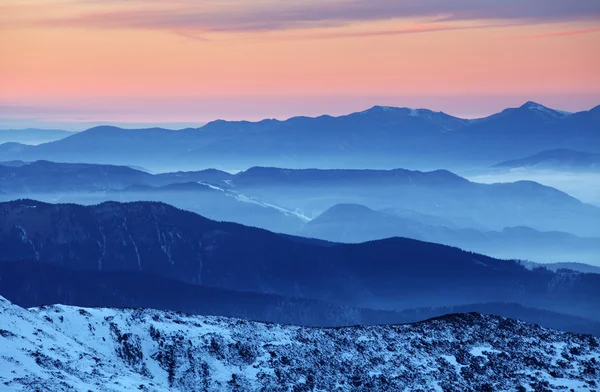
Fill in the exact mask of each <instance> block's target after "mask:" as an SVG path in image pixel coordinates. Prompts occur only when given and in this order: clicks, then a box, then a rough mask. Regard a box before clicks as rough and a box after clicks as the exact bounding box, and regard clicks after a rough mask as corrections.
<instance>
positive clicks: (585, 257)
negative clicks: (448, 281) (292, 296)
mask: <svg viewBox="0 0 600 392" xmlns="http://www.w3.org/2000/svg"><path fill="white" fill-rule="evenodd" d="M297 234H299V235H303V236H306V237H313V238H320V239H324V240H329V241H334V242H349V243H353V242H354V243H357V242H365V241H372V240H379V239H384V238H390V237H407V238H413V239H418V240H422V241H428V242H435V243H440V244H446V245H452V246H458V247H460V248H462V249H468V250H470V251H474V252H478V253H484V254H486V255H490V256H494V257H500V258H513V259H522V260H543V261H544V262H552V261H554V262H556V261H564V260H579V261H581V262H585V263H591V264H595V265H600V258H599V257H600V256H599V255H600V238H582V237H577V236H575V235H572V234H569V233H564V232H542V231H538V230H534V229H531V228H528V227H522V226H521V227H507V228H504V229H503V230H501V231H485V230H475V229H472V228H458V227H452V226H450V227H448V226H447V225H445V224H444V222H439V223H438V222H431V223H430V222H427V221H423V219H422V218H421V217H420V216H407V215H406V214H403V213H401V214H397V213H394V211H375V210H372V209H370V208H368V207H366V206H364V205H358V204H337V205H335V206H333V207H331V208H330V209H328V210H326V211H325V212H324V213H322V214H321V215H319V216H317V217H316V218H315V219H312V220H311V221H309V222H307V223H306V224H305V225H304V226H303V227H302V230H301V231H300V232H298V233H297Z"/></svg>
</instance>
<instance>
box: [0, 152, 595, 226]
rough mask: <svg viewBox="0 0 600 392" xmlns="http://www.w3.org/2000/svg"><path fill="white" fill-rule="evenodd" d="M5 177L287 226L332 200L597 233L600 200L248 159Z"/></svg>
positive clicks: (38, 167) (28, 191)
mask: <svg viewBox="0 0 600 392" xmlns="http://www.w3.org/2000/svg"><path fill="white" fill-rule="evenodd" d="M0 179H1V180H2V181H0V193H2V194H3V196H2V199H3V200H11V199H15V198H23V197H25V198H35V199H40V200H45V201H49V202H74V203H81V204H97V203H100V202H102V201H107V200H116V201H123V202H125V201H136V200H149V201H163V202H166V203H168V204H173V205H175V206H177V207H180V208H184V209H188V210H190V211H194V212H197V213H199V214H202V215H205V216H208V217H210V218H212V219H216V220H227V221H235V222H238V223H243V224H247V225H251V226H257V227H262V228H266V229H269V230H271V231H278V232H284V233H288V234H293V233H296V231H297V230H298V229H300V226H301V225H300V223H302V222H303V221H307V220H310V219H311V218H313V217H316V216H318V215H320V214H322V213H323V212H324V211H325V210H327V209H328V208H330V207H331V206H332V205H335V204H363V205H369V206H370V207H373V208H375V209H377V210H389V211H393V213H394V214H395V215H398V214H400V215H403V214H404V215H405V217H406V218H409V219H414V220H417V221H423V222H425V223H427V224H430V225H436V226H447V227H458V228H473V229H477V230H479V231H489V230H496V231H498V230H502V229H503V228H505V227H513V226H528V227H532V228H535V229H538V230H554V231H565V232H571V233H574V234H576V235H579V236H586V237H595V236H600V229H599V227H598V225H597V222H598V220H599V219H600V209H598V208H596V207H593V206H590V205H587V204H583V203H581V202H579V201H578V200H576V199H574V198H572V197H570V196H569V195H567V194H565V193H563V192H560V191H558V190H556V189H554V188H550V187H545V186H542V185H540V184H537V183H534V182H528V181H521V182H515V183H504V184H491V185H490V184H478V183H473V182H469V181H467V180H466V179H464V178H462V177H459V176H457V175H456V174H453V173H451V172H449V171H446V170H435V171H431V172H421V171H413V170H405V169H393V170H349V169H340V170H321V169H281V168H270V167H252V168H250V169H248V170H245V171H242V172H239V173H237V174H235V175H232V174H229V173H227V172H223V171H220V170H215V169H207V170H199V171H191V172H173V173H162V174H150V173H147V172H144V171H141V170H136V169H133V168H130V167H126V166H114V165H99V164H71V163H56V162H48V161H36V162H33V163H29V164H23V165H20V166H17V167H15V165H13V166H2V165H0ZM209 188H210V189H212V191H209ZM290 218H293V219H290Z"/></svg>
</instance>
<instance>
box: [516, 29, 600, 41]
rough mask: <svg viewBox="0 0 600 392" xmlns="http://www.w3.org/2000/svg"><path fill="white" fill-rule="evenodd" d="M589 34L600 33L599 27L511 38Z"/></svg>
mask: <svg viewBox="0 0 600 392" xmlns="http://www.w3.org/2000/svg"><path fill="white" fill-rule="evenodd" d="M590 33H600V27H596V28H591V29H581V30H568V31H555V32H551V33H543V34H531V35H522V36H519V37H513V38H516V39H518V38H525V39H528V38H552V37H564V36H569V35H580V34H590Z"/></svg>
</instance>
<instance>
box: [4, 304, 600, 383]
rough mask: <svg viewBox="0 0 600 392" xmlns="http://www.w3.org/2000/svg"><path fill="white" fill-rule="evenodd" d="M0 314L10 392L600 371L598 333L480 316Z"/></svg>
mask: <svg viewBox="0 0 600 392" xmlns="http://www.w3.org/2000/svg"><path fill="white" fill-rule="evenodd" d="M0 311H1V312H2V315H3V317H2V318H0V344H2V347H3V353H5V355H3V356H1V357H0V369H2V370H0V382H2V384H3V385H4V386H5V387H7V388H9V389H10V390H35V389H39V388H43V389H45V390H56V391H58V390H99V391H130V390H134V389H135V390H152V391H189V390H207V391H238V390H296V391H298V390H307V391H308V390H327V391H331V390H341V391H351V390H352V391H372V390H388V389H389V390H448V391H459V390H460V391H464V390H478V391H485V390H490V391H491V390H528V389H533V390H557V389H558V388H563V387H567V388H571V389H573V390H577V391H585V390H591V389H592V388H595V386H596V385H597V384H596V382H597V374H598V373H600V364H599V362H598V361H597V360H596V358H597V357H598V356H599V355H600V349H599V348H598V345H599V343H598V340H597V339H596V338H594V337H591V336H589V335H576V334H569V333H563V332H557V331H554V330H549V329H545V328H541V327H539V326H536V325H533V324H526V323H523V322H519V321H515V320H511V319H505V318H501V317H495V316H484V315H480V314H477V313H471V314H454V315H449V316H444V317H440V318H437V319H432V320H428V321H425V322H420V323H416V324H408V325H381V326H373V327H364V326H363V327H361V326H356V327H346V328H333V329H322V328H306V327H304V328H302V327H296V326H283V325H278V324H262V323H256V322H250V321H244V320H239V319H229V318H223V317H203V316H189V315H184V314H181V313H173V312H165V311H158V310H150V309H126V310H117V309H107V308H97V309H92V308H87V309H86V308H79V307H70V306H63V305H56V306H49V307H42V308H33V309H23V308H20V307H18V306H15V305H12V304H11V303H9V302H8V301H6V300H5V299H3V298H2V299H0ZM6 354H8V355H6Z"/></svg>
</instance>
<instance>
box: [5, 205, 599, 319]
mask: <svg viewBox="0 0 600 392" xmlns="http://www.w3.org/2000/svg"><path fill="white" fill-rule="evenodd" d="M0 248H1V249H3V252H2V253H1V254H0V262H18V261H19V260H23V261H38V262H40V263H47V264H50V265H53V266H56V267H60V268H68V269H77V270H83V271H129V272H140V273H146V274H153V275H157V276H160V277H162V278H166V279H173V280H177V281H180V282H184V283H187V284H195V285H199V286H204V287H212V288H219V289H224V290H234V291H244V292H255V293H262V294H273V295H278V296H284V297H294V298H304V299H313V300H319V301H324V302H329V303H334V304H341V305H348V306H353V307H365V308H374V309H388V310H402V309H409V308H415V307H422V306H428V307H432V306H456V305H460V304H469V303H476V302H477V303H480V302H498V301H499V302H515V303H519V304H522V305H524V306H531V307H537V308H540V309H546V310H552V311H556V312H560V313H564V314H569V315H576V316H581V317H587V318H591V319H593V320H598V319H599V318H598V315H597V303H598V301H599V300H600V290H599V288H600V275H596V274H581V273H575V272H570V271H558V272H552V271H548V270H545V269H534V270H528V269H526V268H525V267H523V266H522V265H520V264H519V263H517V262H514V261H503V260H497V259H493V258H490V257H486V256H482V255H478V254H474V253H471V252H465V251H462V250H460V249H457V248H451V247H447V246H443V245H438V244H432V243H426V242H420V241H415V240H410V239H403V238H393V239H388V240H382V241H373V242H368V243H363V244H347V245H346V244H344V245H341V244H340V245H333V246H332V245H321V244H319V243H315V242H308V241H305V242H302V241H297V240H294V239H291V238H288V237H285V236H281V235H278V234H274V233H271V232H268V231H265V230H260V229H256V228H250V227H245V226H241V225H238V224H232V223H224V222H215V221H211V220H209V219H206V218H203V217H201V216H198V215H196V214H193V213H190V212H187V211H182V210H178V209H176V208H173V207H171V206H168V205H165V204H162V203H151V202H137V203H126V204H121V203H115V202H107V203H102V204H100V205H95V206H79V205H69V204H57V205H52V204H46V203H41V202H36V201H31V200H18V201H13V202H8V203H1V204H0ZM7 279H9V278H7Z"/></svg>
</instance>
